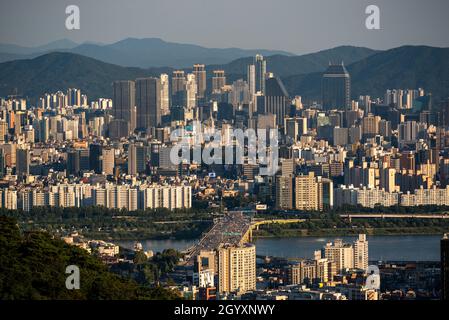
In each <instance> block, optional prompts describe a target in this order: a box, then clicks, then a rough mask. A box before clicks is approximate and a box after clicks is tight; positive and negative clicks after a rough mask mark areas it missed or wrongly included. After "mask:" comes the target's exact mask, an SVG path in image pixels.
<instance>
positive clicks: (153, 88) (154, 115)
mask: <svg viewBox="0 0 449 320" xmlns="http://www.w3.org/2000/svg"><path fill="white" fill-rule="evenodd" d="M136 106H137V128H138V129H139V130H141V131H146V132H149V131H150V130H151V129H152V128H155V127H157V126H159V125H160V124H161V80H160V79H158V78H140V79H137V80H136Z"/></svg>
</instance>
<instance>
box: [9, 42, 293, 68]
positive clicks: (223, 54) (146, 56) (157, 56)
mask: <svg viewBox="0 0 449 320" xmlns="http://www.w3.org/2000/svg"><path fill="white" fill-rule="evenodd" d="M53 51H66V52H71V53H76V54H81V55H84V56H87V57H91V58H94V59H97V60H101V61H103V62H107V63H112V64H117V65H121V66H125V67H140V68H149V67H164V66H173V67H176V68H184V67H189V66H191V65H193V64H194V63H199V62H201V63H204V64H220V63H228V62H230V61H232V60H234V59H238V58H241V57H247V56H252V55H255V54H256V53H261V54H264V55H274V54H282V55H287V56H288V55H292V54H291V53H289V52H285V51H281V50H265V49H240V48H206V47H202V46H199V45H194V44H183V43H175V42H168V41H164V40H162V39H159V38H143V39H136V38H127V39H123V40H120V41H118V42H115V43H112V44H96V43H92V42H90V43H89V42H86V43H82V44H79V45H78V44H76V43H74V42H71V41H70V40H66V39H63V40H58V41H54V42H52V43H49V44H47V45H44V46H40V47H35V48H27V47H21V46H16V45H9V44H0V62H6V61H11V60H16V59H30V58H34V57H36V56H37V55H39V54H42V53H44V52H46V53H49V52H53ZM2 53H8V54H10V55H9V56H2ZM13 55H15V56H13Z"/></svg>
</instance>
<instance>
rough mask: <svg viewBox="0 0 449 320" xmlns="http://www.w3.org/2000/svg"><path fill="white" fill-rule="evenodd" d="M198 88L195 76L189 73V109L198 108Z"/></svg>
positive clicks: (187, 101) (187, 89)
mask: <svg viewBox="0 0 449 320" xmlns="http://www.w3.org/2000/svg"><path fill="white" fill-rule="evenodd" d="M197 92H198V88H197V85H196V79H195V75H194V74H193V73H189V74H188V75H187V81H186V107H187V109H189V110H190V109H194V108H195V107H196V97H197Z"/></svg>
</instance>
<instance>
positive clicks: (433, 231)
mask: <svg viewBox="0 0 449 320" xmlns="http://www.w3.org/2000/svg"><path fill="white" fill-rule="evenodd" d="M447 232H449V228H447V227H419V228H413V227H410V228H365V229H359V228H357V229H353V228H345V229H333V228H332V229H320V230H309V229H285V230H276V231H274V232H270V231H266V230H255V231H253V238H254V239H264V238H301V237H322V236H335V237H344V236H355V235H357V234H360V233H365V234H367V235H373V236H400V235H404V236H413V235H443V234H444V233H447Z"/></svg>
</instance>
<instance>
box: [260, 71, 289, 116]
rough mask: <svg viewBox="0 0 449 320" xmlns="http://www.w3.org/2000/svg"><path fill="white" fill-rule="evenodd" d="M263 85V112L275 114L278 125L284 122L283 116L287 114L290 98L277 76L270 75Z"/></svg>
mask: <svg viewBox="0 0 449 320" xmlns="http://www.w3.org/2000/svg"><path fill="white" fill-rule="evenodd" d="M265 82H266V85H265V101H264V109H265V112H264V113H265V114H269V113H271V114H275V115H276V121H277V124H278V125H283V124H284V118H285V117H286V116H288V109H289V107H290V100H289V97H288V93H287V90H286V89H285V87H284V84H283V83H282V81H281V79H280V78H278V77H270V78H267V79H266V81H265Z"/></svg>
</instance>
